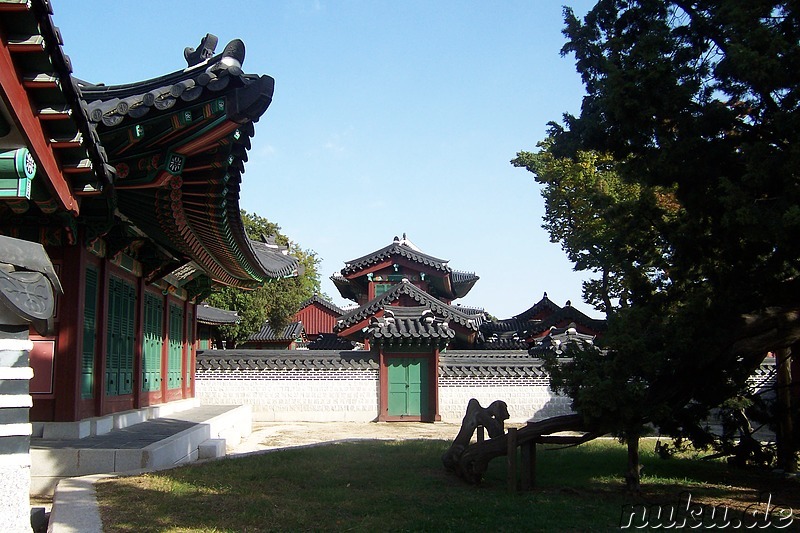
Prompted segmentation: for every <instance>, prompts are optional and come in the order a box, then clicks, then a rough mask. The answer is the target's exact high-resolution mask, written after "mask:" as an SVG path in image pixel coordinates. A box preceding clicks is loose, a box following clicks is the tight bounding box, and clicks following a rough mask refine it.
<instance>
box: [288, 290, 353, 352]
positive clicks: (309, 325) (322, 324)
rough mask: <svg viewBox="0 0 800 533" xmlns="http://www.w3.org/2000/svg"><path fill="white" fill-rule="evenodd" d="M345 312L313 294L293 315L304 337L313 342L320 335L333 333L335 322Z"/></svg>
mask: <svg viewBox="0 0 800 533" xmlns="http://www.w3.org/2000/svg"><path fill="white" fill-rule="evenodd" d="M344 313H345V312H344V311H343V310H342V309H341V308H339V306H337V305H335V304H333V303H332V302H329V301H328V300H326V299H325V298H323V297H321V296H319V295H318V294H315V295H314V296H312V297H311V298H309V299H308V300H306V301H305V302H303V303H301V304H300V309H299V310H298V311H297V313H295V314H294V318H293V320H294V321H295V322H302V323H303V327H304V328H305V332H306V337H307V338H308V340H309V341H312V342H313V341H315V340H317V338H318V337H319V336H320V335H323V334H331V333H333V327H334V326H335V325H336V321H337V320H338V319H339V317H341V316H342V315H343V314H344Z"/></svg>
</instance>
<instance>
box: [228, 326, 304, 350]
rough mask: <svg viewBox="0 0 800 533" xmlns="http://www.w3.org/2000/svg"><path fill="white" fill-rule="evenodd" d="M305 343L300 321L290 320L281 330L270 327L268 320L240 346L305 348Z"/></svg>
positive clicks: (247, 348)
mask: <svg viewBox="0 0 800 533" xmlns="http://www.w3.org/2000/svg"><path fill="white" fill-rule="evenodd" d="M306 343H307V339H306V334H305V330H304V329H303V323H302V322H292V323H291V324H288V325H286V327H284V328H283V329H281V330H278V331H276V330H275V329H273V328H272V326H271V325H270V323H269V321H267V322H264V324H262V326H261V329H259V330H258V331H256V332H255V333H253V334H252V335H250V336H249V337H248V338H247V340H245V341H244V342H243V343H242V344H241V346H238V347H237V348H239V349H242V350H297V349H305V347H306Z"/></svg>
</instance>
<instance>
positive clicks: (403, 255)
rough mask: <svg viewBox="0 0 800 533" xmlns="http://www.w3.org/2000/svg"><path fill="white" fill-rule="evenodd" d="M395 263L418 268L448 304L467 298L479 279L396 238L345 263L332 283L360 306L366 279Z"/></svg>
mask: <svg viewBox="0 0 800 533" xmlns="http://www.w3.org/2000/svg"><path fill="white" fill-rule="evenodd" d="M395 261H398V262H400V263H403V262H405V263H406V265H408V263H412V264H415V265H416V267H417V268H419V270H420V272H422V273H424V274H425V275H426V277H425V278H424V280H425V281H426V282H427V283H428V284H429V285H430V287H431V290H432V291H434V292H435V293H436V294H437V295H440V296H442V297H445V298H447V299H449V300H454V299H456V298H461V297H463V296H466V295H467V293H469V291H470V290H472V287H473V286H474V285H475V282H477V281H478V279H480V278H479V277H478V276H477V275H476V274H475V273H474V272H463V271H460V270H453V269H452V268H450V266H449V265H448V261H447V260H446V259H439V258H437V257H434V256H432V255H428V254H426V253H423V252H422V251H421V250H420V249H419V248H418V247H417V246H416V245H415V244H414V243H412V242H411V241H410V240H409V239H408V238H407V237H406V235H405V234H403V238H402V239H400V238H399V237H395V238H394V240H393V241H392V243H391V244H389V245H388V246H384V247H383V248H381V249H380V250H376V251H374V252H372V253H370V254H367V255H364V256H361V257H358V258H356V259H352V260H350V261H346V262H345V267H344V268H343V269H342V270H341V272H340V273H335V274H333V275H332V276H331V278H330V279H331V281H332V282H333V284H334V286H336V288H337V289H338V290H339V293H340V294H341V295H342V297H343V298H347V299H348V300H353V301H356V302H357V301H359V295H363V294H364V293H365V292H366V290H367V283H366V281H365V276H368V275H369V273H370V272H372V271H374V270H376V269H377V268H379V267H380V265H381V264H386V263H389V262H391V263H393V262H395ZM395 266H396V265H395ZM398 277H399V275H398ZM421 277H422V276H421ZM369 279H372V278H369ZM390 279H392V278H391V277H390Z"/></svg>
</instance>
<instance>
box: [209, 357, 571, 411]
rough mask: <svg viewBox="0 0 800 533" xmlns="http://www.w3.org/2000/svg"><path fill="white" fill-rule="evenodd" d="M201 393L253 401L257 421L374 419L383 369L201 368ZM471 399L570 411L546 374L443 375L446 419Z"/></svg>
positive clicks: (223, 401)
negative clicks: (379, 378) (466, 376)
mask: <svg viewBox="0 0 800 533" xmlns="http://www.w3.org/2000/svg"><path fill="white" fill-rule="evenodd" d="M195 386H196V395H197V397H198V398H199V399H200V401H201V402H202V403H204V404H218V405H241V404H245V405H250V406H252V408H253V418H254V419H255V420H257V421H295V422H299V421H308V422H370V421H373V420H375V419H377V417H378V394H379V390H378V370H376V369H364V370H353V369H330V370H319V369H286V370H271V369H264V370H235V371H232V370H202V369H198V370H197V374H196V381H195ZM470 398H476V399H477V400H478V401H479V402H481V405H483V406H487V405H489V404H490V403H491V402H493V401H494V400H503V401H504V402H506V403H507V404H508V409H509V414H511V419H510V421H511V422H525V421H527V420H539V419H541V418H546V417H548V416H555V415H561V414H568V413H570V412H571V411H570V409H569V398H563V397H560V396H556V395H554V394H553V393H552V392H551V391H550V389H549V387H548V380H547V378H541V377H540V378H534V377H530V378H513V377H507V376H494V377H491V376H490V377H482V378H478V377H471V378H465V377H446V376H444V377H440V379H439V410H440V414H441V416H442V421H443V422H449V423H453V424H460V423H461V419H462V418H463V417H464V411H465V410H466V408H467V403H468V402H469V400H470Z"/></svg>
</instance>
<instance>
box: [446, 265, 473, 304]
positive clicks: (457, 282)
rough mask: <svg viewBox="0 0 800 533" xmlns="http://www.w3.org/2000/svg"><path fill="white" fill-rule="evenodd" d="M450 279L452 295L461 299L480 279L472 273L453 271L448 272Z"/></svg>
mask: <svg viewBox="0 0 800 533" xmlns="http://www.w3.org/2000/svg"><path fill="white" fill-rule="evenodd" d="M450 279H451V283H452V285H453V294H454V295H455V297H456V298H463V297H464V296H466V295H467V293H469V291H471V290H472V287H474V286H475V283H476V282H477V281H478V280H479V279H480V278H479V277H478V276H477V275H476V274H475V273H474V272H461V271H459V270H453V271H451V272H450Z"/></svg>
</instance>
